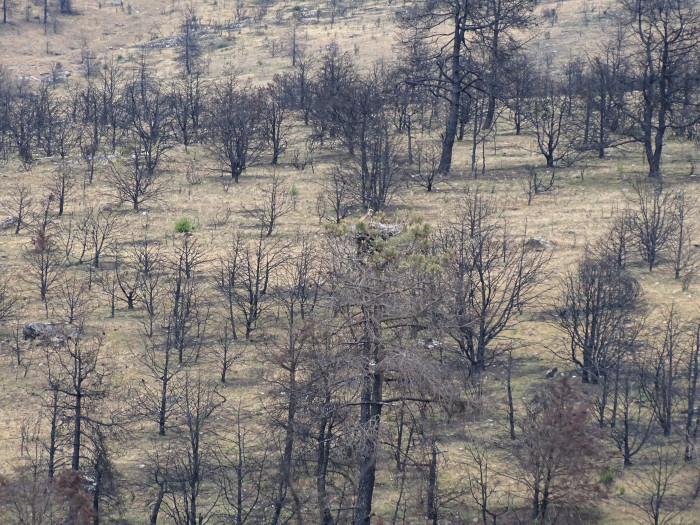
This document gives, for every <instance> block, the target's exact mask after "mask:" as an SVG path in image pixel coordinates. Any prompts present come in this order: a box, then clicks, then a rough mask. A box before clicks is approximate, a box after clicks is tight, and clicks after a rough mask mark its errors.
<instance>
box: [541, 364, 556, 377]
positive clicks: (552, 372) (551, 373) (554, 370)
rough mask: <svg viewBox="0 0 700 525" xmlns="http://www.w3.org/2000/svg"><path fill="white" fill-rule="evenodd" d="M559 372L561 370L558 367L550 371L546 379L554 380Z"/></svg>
mask: <svg viewBox="0 0 700 525" xmlns="http://www.w3.org/2000/svg"><path fill="white" fill-rule="evenodd" d="M558 370H559V369H558V368H557V367H556V366H555V367H554V368H552V369H550V370H547V373H546V374H545V375H544V377H545V379H552V378H553V377H554V375H555V374H556V373H557V371H558Z"/></svg>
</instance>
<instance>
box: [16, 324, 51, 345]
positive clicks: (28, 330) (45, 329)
mask: <svg viewBox="0 0 700 525" xmlns="http://www.w3.org/2000/svg"><path fill="white" fill-rule="evenodd" d="M22 335H23V336H24V339H25V341H26V340H27V339H38V338H42V339H43V338H46V339H50V338H52V337H57V336H58V335H59V332H58V328H56V326H55V325H54V324H53V323H27V324H25V325H24V328H23V329H22Z"/></svg>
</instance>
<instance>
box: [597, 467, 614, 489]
mask: <svg viewBox="0 0 700 525" xmlns="http://www.w3.org/2000/svg"><path fill="white" fill-rule="evenodd" d="M614 479H615V473H614V472H613V471H612V470H610V469H605V470H604V471H603V472H601V473H600V474H599V475H598V481H599V482H600V483H603V484H605V485H610V484H611V483H612V482H613V480H614Z"/></svg>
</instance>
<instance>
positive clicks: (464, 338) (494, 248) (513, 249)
mask: <svg viewBox="0 0 700 525" xmlns="http://www.w3.org/2000/svg"><path fill="white" fill-rule="evenodd" d="M455 211H456V216H457V218H456V220H454V221H452V222H449V223H447V224H445V225H443V226H441V228H440V229H439V230H438V231H437V232H436V234H435V240H434V248H433V250H434V251H435V252H436V253H437V254H445V257H444V259H443V260H444V263H443V267H444V271H445V276H446V280H445V283H446V286H447V289H446V290H445V292H444V297H445V300H444V302H443V303H442V304H441V306H440V309H439V310H438V311H437V316H438V318H439V323H440V324H442V325H443V326H445V327H446V330H447V332H448V333H449V335H450V337H451V338H452V339H453V340H454V341H455V343H457V345H458V347H459V351H460V355H461V356H462V357H463V358H464V359H465V360H466V361H467V364H468V366H469V369H470V372H471V373H477V374H478V373H479V372H482V371H484V370H486V368H487V367H488V366H490V365H491V364H492V363H493V361H494V359H495V358H496V357H497V356H498V354H499V353H501V352H502V351H504V350H505V349H506V346H507V345H506V346H503V345H498V337H499V336H502V335H505V334H504V332H506V333H507V331H508V330H509V329H510V328H512V327H513V326H514V324H516V323H517V317H516V316H517V315H518V314H519V313H520V312H522V311H523V309H524V308H526V307H527V306H529V305H531V304H533V303H534V302H535V301H536V300H537V299H538V297H539V296H540V294H541V293H542V292H543V290H544V286H543V284H544V282H545V281H546V279H547V269H546V266H547V263H548V261H549V257H550V256H549V254H547V253H546V251H544V250H537V249H532V248H530V247H529V246H528V245H527V244H526V239H525V238H524V237H522V236H520V235H513V234H512V232H511V231H510V230H509V229H508V228H507V227H506V225H505V222H504V220H503V218H502V214H501V211H500V210H499V209H498V207H497V206H496V205H495V203H494V202H493V201H492V200H491V199H489V198H488V197H487V196H485V195H484V194H483V193H482V192H481V191H480V190H479V189H476V190H472V191H471V192H470V193H469V194H468V195H466V196H465V197H464V198H463V199H462V200H461V201H460V202H459V203H458V204H457V208H456V210H455Z"/></svg>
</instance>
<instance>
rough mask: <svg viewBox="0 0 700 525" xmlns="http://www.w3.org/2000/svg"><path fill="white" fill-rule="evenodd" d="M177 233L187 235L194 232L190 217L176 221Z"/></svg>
mask: <svg viewBox="0 0 700 525" xmlns="http://www.w3.org/2000/svg"><path fill="white" fill-rule="evenodd" d="M175 231H176V232H177V233H187V232H189V231H192V221H191V220H190V219H189V218H188V217H182V218H181V219H178V220H176V221H175Z"/></svg>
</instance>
